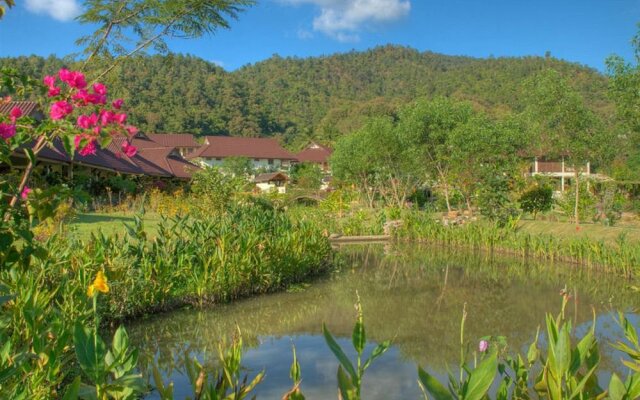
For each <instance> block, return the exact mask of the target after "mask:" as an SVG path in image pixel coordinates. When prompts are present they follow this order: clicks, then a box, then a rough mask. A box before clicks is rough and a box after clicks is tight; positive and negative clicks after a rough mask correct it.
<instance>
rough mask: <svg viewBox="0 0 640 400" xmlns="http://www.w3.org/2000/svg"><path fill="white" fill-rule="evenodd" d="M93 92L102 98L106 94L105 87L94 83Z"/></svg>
mask: <svg viewBox="0 0 640 400" xmlns="http://www.w3.org/2000/svg"><path fill="white" fill-rule="evenodd" d="M93 91H94V92H95V93H97V94H99V95H101V96H104V95H106V94H107V87H106V86H105V85H103V84H102V83H94V84H93Z"/></svg>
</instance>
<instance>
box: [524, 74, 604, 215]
mask: <svg viewBox="0 0 640 400" xmlns="http://www.w3.org/2000/svg"><path fill="white" fill-rule="evenodd" d="M525 88H526V92H527V93H528V106H527V110H526V113H527V118H528V121H529V123H530V126H531V130H530V134H531V135H532V137H534V138H536V140H537V143H536V146H535V147H536V149H535V150H536V153H537V154H544V155H545V156H548V157H554V158H558V159H560V158H562V159H564V161H565V163H566V164H568V165H569V166H571V168H572V169H573V170H574V172H575V173H574V180H575V182H574V185H575V186H580V175H581V173H582V169H583V168H584V166H585V165H586V164H587V163H588V162H592V163H593V162H597V161H599V160H601V159H602V158H604V157H605V156H606V153H607V151H606V148H607V146H608V145H610V144H611V142H612V138H611V136H610V132H609V131H607V130H606V129H603V124H602V123H601V121H600V120H599V118H598V117H597V116H596V115H595V114H594V113H593V112H592V111H591V110H589V109H588V108H587V107H586V106H585V104H584V101H583V99H582V97H581V96H580V94H579V93H578V92H577V91H576V90H575V89H574V88H573V87H571V85H569V83H568V82H567V81H566V80H565V79H564V78H563V77H562V76H561V75H560V74H559V73H558V72H557V71H554V70H545V71H543V72H541V73H539V74H537V75H535V76H534V77H533V78H531V79H529V80H528V81H527V83H526V85H525ZM574 192H575V201H574V213H573V217H574V222H575V223H576V225H579V224H580V213H579V203H580V198H579V197H580V190H575V191H574Z"/></svg>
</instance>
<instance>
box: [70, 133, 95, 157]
mask: <svg viewBox="0 0 640 400" xmlns="http://www.w3.org/2000/svg"><path fill="white" fill-rule="evenodd" d="M83 139H87V141H88V142H87V144H86V145H84V146H83V147H80V146H81V144H82V140H83ZM74 144H75V146H76V150H78V154H80V155H81V156H83V157H85V156H88V155H90V154H96V142H95V139H94V138H93V137H90V136H86V135H76V137H75V138H74Z"/></svg>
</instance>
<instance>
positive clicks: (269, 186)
mask: <svg viewBox="0 0 640 400" xmlns="http://www.w3.org/2000/svg"><path fill="white" fill-rule="evenodd" d="M288 180H289V177H287V176H286V175H285V174H283V173H282V172H270V173H267V174H260V175H257V176H256V177H255V178H254V179H253V182H254V183H255V184H256V187H257V188H258V189H260V190H261V191H263V192H271V191H277V192H278V193H280V194H283V193H286V191H287V181H288Z"/></svg>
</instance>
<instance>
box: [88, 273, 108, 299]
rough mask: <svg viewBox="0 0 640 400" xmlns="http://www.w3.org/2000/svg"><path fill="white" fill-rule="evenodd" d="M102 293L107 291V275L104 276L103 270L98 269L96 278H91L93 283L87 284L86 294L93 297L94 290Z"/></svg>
mask: <svg viewBox="0 0 640 400" xmlns="http://www.w3.org/2000/svg"><path fill="white" fill-rule="evenodd" d="M96 290H97V291H98V292H102V293H109V285H107V277H106V276H104V272H102V271H98V274H97V275H96V279H94V280H93V283H92V284H91V285H89V289H87V296H89V297H93V294H94V293H95V291H96Z"/></svg>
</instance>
